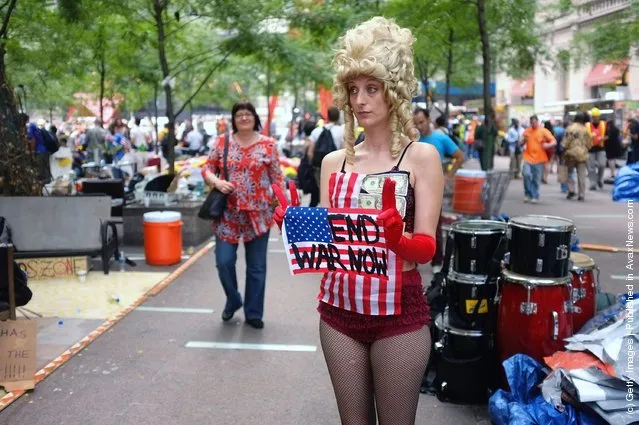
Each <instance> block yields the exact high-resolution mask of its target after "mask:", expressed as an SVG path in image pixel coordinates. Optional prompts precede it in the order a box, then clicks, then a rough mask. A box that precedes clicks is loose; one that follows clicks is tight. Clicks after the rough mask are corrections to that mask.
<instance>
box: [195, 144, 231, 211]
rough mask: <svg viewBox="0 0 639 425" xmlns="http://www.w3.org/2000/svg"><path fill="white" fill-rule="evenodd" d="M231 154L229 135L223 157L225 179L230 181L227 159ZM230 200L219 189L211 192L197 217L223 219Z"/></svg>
mask: <svg viewBox="0 0 639 425" xmlns="http://www.w3.org/2000/svg"><path fill="white" fill-rule="evenodd" d="M228 153H229V135H228V133H227V134H226V136H225V137H224V156H223V160H222V161H223V162H222V164H223V167H224V178H225V179H226V180H228V178H229V170H228V168H227V166H226V158H227V157H228ZM227 198H228V194H226V193H222V192H220V191H219V190H217V189H213V190H211V192H210V193H209V195H208V196H207V197H206V199H205V200H204V203H203V204H202V207H201V208H200V211H199V212H198V214H197V216H198V217H200V218H201V219H203V220H217V219H218V218H220V217H222V214H223V213H224V209H226V201H227Z"/></svg>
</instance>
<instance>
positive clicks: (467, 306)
mask: <svg viewBox="0 0 639 425" xmlns="http://www.w3.org/2000/svg"><path fill="white" fill-rule="evenodd" d="M487 279H488V277H487V276H480V275H473V274H461V273H456V272H454V271H451V272H450V273H449V274H448V278H447V279H446V293H447V298H448V308H449V316H448V319H449V321H450V324H451V326H454V327H457V328H461V329H472V330H485V331H488V332H491V333H492V332H494V325H495V316H496V309H495V296H496V295H497V278H494V279H492V280H491V281H490V282H488V281H487Z"/></svg>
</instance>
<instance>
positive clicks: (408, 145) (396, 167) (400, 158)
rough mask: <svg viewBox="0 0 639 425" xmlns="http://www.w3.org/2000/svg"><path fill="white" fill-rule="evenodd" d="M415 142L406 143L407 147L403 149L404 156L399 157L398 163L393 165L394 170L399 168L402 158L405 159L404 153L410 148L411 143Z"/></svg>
mask: <svg viewBox="0 0 639 425" xmlns="http://www.w3.org/2000/svg"><path fill="white" fill-rule="evenodd" d="M413 143H415V142H410V143H409V144H407V145H406V147H405V148H404V150H403V151H402V156H400V157H399V161H397V165H395V166H394V167H393V170H394V171H397V170H399V165H400V164H401V163H402V159H404V155H405V154H406V151H407V150H408V148H410V145H412V144H413Z"/></svg>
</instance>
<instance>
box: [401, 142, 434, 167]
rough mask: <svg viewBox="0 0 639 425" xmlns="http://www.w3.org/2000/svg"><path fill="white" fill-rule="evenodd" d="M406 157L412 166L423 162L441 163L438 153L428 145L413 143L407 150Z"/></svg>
mask: <svg viewBox="0 0 639 425" xmlns="http://www.w3.org/2000/svg"><path fill="white" fill-rule="evenodd" d="M407 156H408V157H409V158H410V162H411V163H413V164H422V165H423V164H424V162H428V163H431V162H441V159H440V158H439V152H437V149H435V147H434V146H433V145H431V144H430V143H421V142H415V143H413V144H412V146H411V147H410V148H409V152H408V153H407Z"/></svg>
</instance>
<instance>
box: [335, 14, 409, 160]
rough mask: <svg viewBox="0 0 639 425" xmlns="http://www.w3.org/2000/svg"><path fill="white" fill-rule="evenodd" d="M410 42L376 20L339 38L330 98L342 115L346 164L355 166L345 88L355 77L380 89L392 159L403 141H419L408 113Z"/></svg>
mask: <svg viewBox="0 0 639 425" xmlns="http://www.w3.org/2000/svg"><path fill="white" fill-rule="evenodd" d="M414 40H415V39H414V38H413V35H412V34H411V32H410V30H408V29H406V28H400V27H399V26H398V25H397V24H396V23H395V22H394V21H392V20H389V19H386V18H383V17H380V16H378V17H375V18H372V19H370V20H368V21H366V22H364V23H362V24H360V25H358V26H356V27H355V28H353V29H350V30H349V31H347V32H346V34H345V35H344V36H342V37H341V38H340V40H339V48H338V50H337V52H336V54H335V57H334V58H333V67H334V69H335V79H334V84H333V98H334V102H335V105H337V107H338V108H340V109H341V110H343V111H344V125H345V129H344V146H345V148H346V162H348V163H349V164H353V163H354V162H355V131H354V130H355V117H354V115H353V110H352V108H351V105H350V103H349V93H348V86H347V85H348V83H349V82H350V81H352V80H353V79H355V78H357V77H360V76H370V77H373V78H375V79H377V80H379V81H380V82H381V83H382V84H383V86H384V96H385V99H386V103H387V105H388V106H389V112H390V126H391V131H392V133H393V136H392V139H391V141H390V151H391V155H392V156H393V158H396V157H398V156H399V154H400V153H401V150H402V148H403V145H404V140H406V138H409V139H410V140H417V138H418V137H419V135H418V133H417V130H416V129H415V126H414V125H413V113H412V111H411V100H412V98H413V95H414V94H415V93H417V87H418V86H417V79H416V78H415V70H414V66H413V51H412V44H413V42H414Z"/></svg>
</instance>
